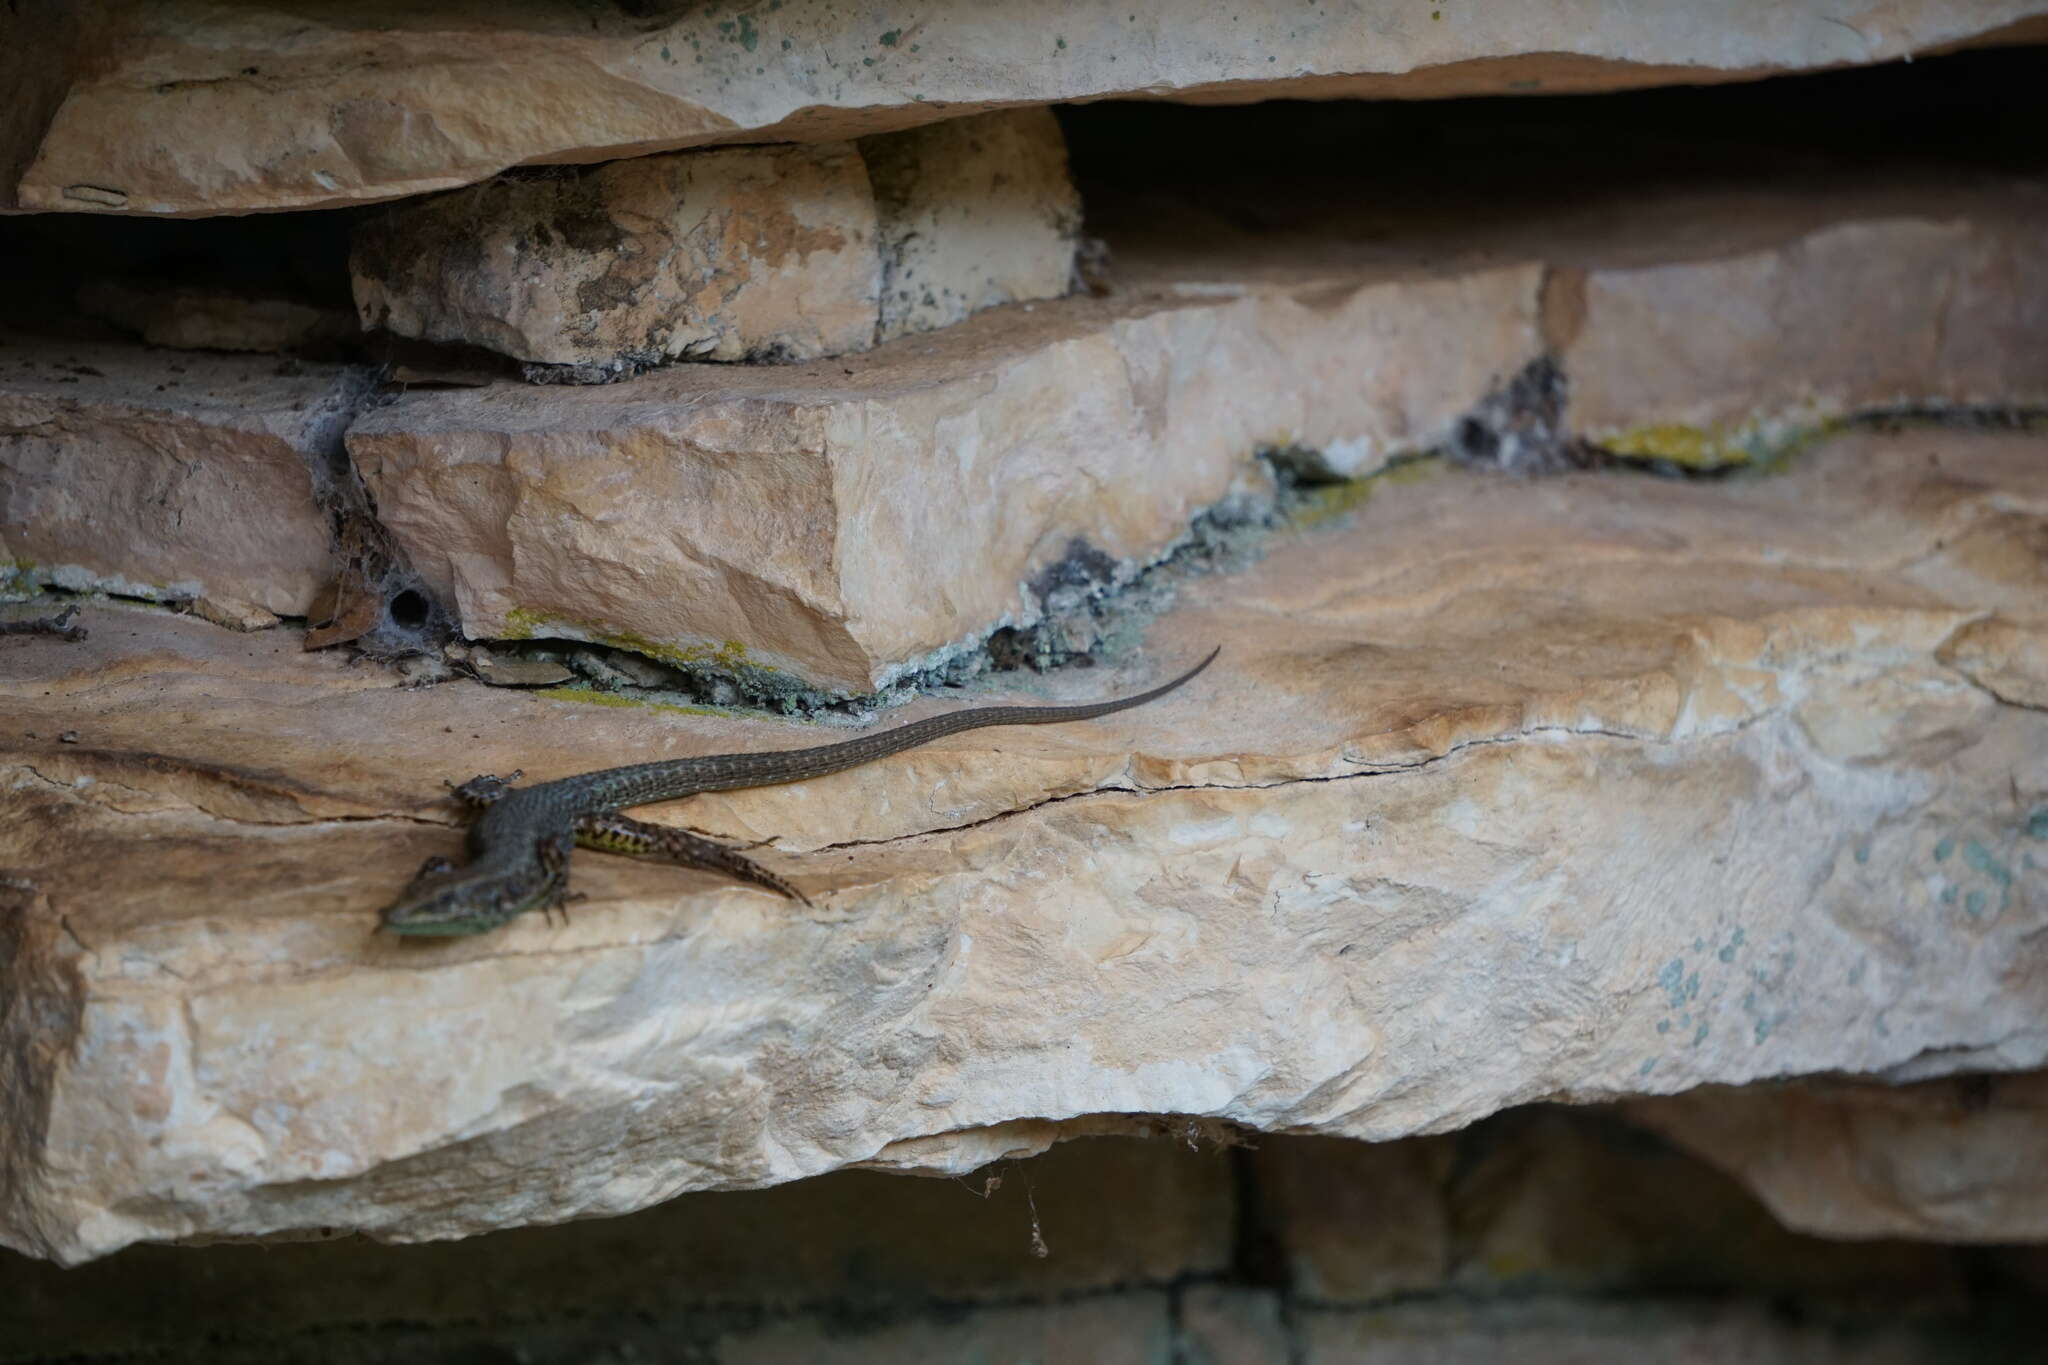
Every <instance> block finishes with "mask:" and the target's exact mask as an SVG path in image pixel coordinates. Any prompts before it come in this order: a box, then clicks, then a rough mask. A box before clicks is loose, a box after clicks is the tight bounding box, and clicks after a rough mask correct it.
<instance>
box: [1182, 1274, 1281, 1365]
mask: <svg viewBox="0 0 2048 1365" xmlns="http://www.w3.org/2000/svg"><path fill="white" fill-rule="evenodd" d="M1176 1345H1177V1347H1178V1348H1179V1351H1180V1354H1178V1355H1176V1356H1175V1357H1174V1359H1175V1360H1177V1361H1185V1362H1186V1365H1290V1362H1291V1361H1292V1360H1293V1358H1294V1357H1293V1355H1292V1354H1291V1353H1290V1350H1289V1334H1288V1331H1287V1324H1286V1323H1285V1322H1284V1321H1282V1319H1281V1306H1280V1296H1279V1294H1277V1293H1275V1292H1274V1291H1272V1290H1259V1289H1237V1288H1232V1287H1229V1286H1225V1285H1212V1284H1196V1285H1190V1286H1188V1287H1187V1288H1186V1289H1184V1290H1182V1291H1181V1296H1180V1335H1179V1339H1178V1341H1177V1342H1176Z"/></svg>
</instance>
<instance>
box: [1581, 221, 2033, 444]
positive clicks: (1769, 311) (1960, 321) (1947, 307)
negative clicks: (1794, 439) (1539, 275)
mask: <svg viewBox="0 0 2048 1365" xmlns="http://www.w3.org/2000/svg"><path fill="white" fill-rule="evenodd" d="M2022 202H2024V201H2022ZM2043 224H2044V218H2043V216H2042V215H2041V214H2039V213H2038V212H2036V213H2034V214H2031V215H2028V216H2025V217H2021V218H2018V219H2010V220H2005V221H1998V220H1983V219H1976V220H1972V219H1954V220H1949V221H1941V220H1931V219H1926V218H1918V217H1914V218H1887V219H1874V220H1866V221H1860V222H1848V223H1840V224H1835V225H1832V226H1828V227H1824V228H1821V229H1819V230H1817V231H1814V232H1811V233H1808V234H1806V235H1804V236H1801V237H1799V238H1797V239H1795V240H1793V241H1790V242H1785V243H1782V244H1774V245H1772V246H1768V247H1765V248H1762V249H1758V250H1750V251H1745V252H1742V253H1740V254H1736V255H1731V256H1725V257H1720V258H1717V259H1705V260H1688V261H1677V262H1670V263H1664V264H1656V265H1645V266H1641V267H1637V268H1626V267H1609V268H1605V269H1599V270H1593V271H1590V272H1585V273H1577V272H1574V273H1572V274H1570V275H1569V276H1568V277H1567V278H1564V279H1561V280H1559V281H1557V282H1555V283H1554V284H1553V296H1552V300H1551V312H1550V316H1551V317H1552V318H1553V319H1554V320H1555V323H1556V330H1558V331H1560V332H1564V333H1566V334H1567V335H1568V338H1569V339H1568V340H1566V342H1565V344H1564V345H1563V346H1562V348H1561V352H1562V355H1561V359H1562V363H1563V365H1564V367H1565V369H1566V370H1567V371H1568V373H1569V374H1570V375H1571V382H1572V409H1571V412H1572V421H1573V424H1574V426H1575V427H1576V428H1577V429H1578V431H1579V432H1580V433H1581V434H1582V435H1584V436H1586V437H1588V438H1590V439H1592V440H1594V441H1597V442H1599V443H1600V444H1601V445H1603V446H1606V447H1608V448H1609V449H1612V450H1615V451H1618V452H1621V453H1624V454H1633V455H1648V456H1656V457H1662V458H1670V459H1676V460H1679V461H1682V462H1686V463H1694V464H1719V463H1725V462H1728V461H1731V460H1741V459H1743V458H1746V457H1750V456H1753V455H1758V454H1762V453H1764V452H1767V451H1768V450H1769V449H1771V448H1772V446H1773V445H1774V444H1777V443H1781V442H1782V441H1783V440H1784V438H1785V437H1786V435H1787V434H1788V433H1789V432H1791V431H1793V430H1795V429H1799V428H1810V427H1812V426H1814V425H1816V424H1818V423H1821V422H1824V421H1827V420H1830V419H1833V418H1837V417H1840V416H1843V415H1845V414H1847V413H1852V412H1856V411H1861V410H1865V409H1871V408H1883V407H1922V406H1967V405H1970V404H1983V403H1989V404H1999V405H2011V406H2027V405H2040V404H2043V403H2048V290H2044V289H2043V288H2042V281H2043V280H2044V279H2048V236H2044V233H2043V231H2042V227H2043Z"/></svg>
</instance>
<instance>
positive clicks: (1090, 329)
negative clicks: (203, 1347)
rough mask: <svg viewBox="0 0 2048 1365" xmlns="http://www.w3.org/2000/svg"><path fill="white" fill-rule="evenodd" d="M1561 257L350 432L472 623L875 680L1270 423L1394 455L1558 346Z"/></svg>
mask: <svg viewBox="0 0 2048 1365" xmlns="http://www.w3.org/2000/svg"><path fill="white" fill-rule="evenodd" d="M1539 279H1540V272H1539V270H1538V269H1537V268H1536V267H1534V266H1517V267H1508V268H1499V269H1491V270H1478V271H1472V272H1468V273H1466V274H1463V275H1457V276H1452V277H1449V278H1432V277H1427V276H1414V275H1403V274H1398V273H1393V272H1389V271H1386V270H1384V269H1381V270H1377V271H1365V272H1359V271H1354V272H1351V273H1349V274H1348V275H1346V274H1339V275H1337V276H1335V277H1331V276H1328V275H1320V276H1317V277H1315V278H1312V279H1309V280H1295V281H1293V282H1290V283H1283V284H1259V283H1251V282H1245V281H1238V282H1236V283H1234V284H1227V285H1212V286H1211V287H1206V288H1203V289H1201V290H1191V291H1189V292H1188V293H1186V294H1181V293H1175V292H1171V291H1156V292H1154V291H1148V292H1143V293H1140V292H1136V291H1133V292H1131V293H1129V294H1127V295H1124V296H1121V297H1119V298H1115V299H1110V300H1096V299H1082V298H1072V299H1065V300H1061V301H1059V302H1057V303H1053V304H1039V305H1017V306H1014V307H1008V308H998V309H992V310H989V311H987V312H984V313H982V314H979V315H977V316H976V317H974V318H972V319H970V320H968V321H967V322H965V323H962V324H960V325H959V326H957V327H953V328H949V329H947V330H946V331H944V332H941V333H933V334H931V335H929V336H925V337H911V338H905V339H903V340H899V341H897V342H895V343H892V344H890V345H888V346H884V347H880V348H878V349H876V350H874V351H872V352H869V353H868V354H866V355H864V356H843V357H838V358H834V359H831V360H828V361H823V362H818V363H814V364H811V365H799V366H778V367H774V368H748V369H727V368H718V369H707V368H700V367H694V366H693V367H679V368H676V369H671V370H664V371H660V372H657V373H653V374H647V375H643V376H641V377H640V378H638V379H635V380H632V381H629V382H627V383H625V384H621V385H612V386H608V387H606V388H603V389H592V390H574V389H552V388H550V389H534V388H531V387H529V386H525V385H519V384H514V383H501V384H498V385H494V386H492V387H488V388H480V389H469V390H463V391H447V392H439V393H418V394H411V395H407V396H405V397H402V398H400V399H399V400H398V401H397V402H395V403H392V404H391V405H390V406H388V407H384V408H380V409H379V410H378V411H376V412H373V413H370V414H368V415H366V416H365V417H364V419H363V420H362V421H360V422H358V423H357V424H356V425H355V426H354V427H353V428H352V429H351V430H350V432H349V436H348V444H349V450H350V452H351V454H352V456H353V457H354V460H355V462H356V466H357V468H358V469H359V470H360V471H361V472H362V475H363V477H364V479H365V480H366V481H367V483H368V485H369V487H370V489H371V491H372V492H373V494H374V495H375V497H376V500H377V507H378V511H379V514H380V516H381V517H382V519H383V521H384V523H385V524H386V525H387V526H389V527H390V528H391V530H392V531H393V532H394V533H395V534H396V535H397V537H398V538H399V540H400V541H401V542H402V543H403V545H404V547H405V549H406V551H407V553H408V554H409V555H410V557H411V559H412V562H413V563H414V564H415V565H416V566H418V568H419V569H420V571H421V573H423V574H424V575H425V576H426V577H427V579H428V580H429V581H430V583H431V584H432V585H433V587H434V588H435V589H436V591H437V593H438V595H440V596H441V597H442V598H443V599H444V600H448V601H452V602H454V603H456V604H457V606H458V609H459V610H460V613H461V618H462V629H463V630H464V632H465V633H467V634H468V635H470V636H471V637H490V636H504V635H545V636H562V637H567V638H572V639H597V640H606V641H611V642H615V643H620V644H624V645H627V646H630V647H634V648H639V649H643V650H646V651H648V652H651V653H657V654H670V655H676V654H680V655H684V656H689V655H691V654H693V653H718V654H719V655H720V656H721V657H732V656H734V655H735V654H738V655H741V656H743V657H744V658H745V659H747V660H748V661H751V662H753V663H757V664H764V665H766V666H769V667H772V668H776V669H783V670H788V671H791V672H794V673H796V674H798V675H800V676H801V677H803V678H805V679H807V680H809V681H811V682H812V683H814V684H818V685H822V686H826V687H836V688H844V689H848V690H850V691H854V692H867V691H871V690H873V689H874V688H875V687H877V686H879V685H882V684H885V683H886V682H887V681H888V680H889V679H890V678H892V677H894V676H896V675H897V674H899V673H900V672H902V671H903V670H904V669H906V668H908V667H911V666H914V665H915V664H916V663H918V662H919V661H921V660H923V659H924V658H926V657H927V656H929V655H931V654H932V653H934V652H935V651H938V650H941V649H943V648H945V647H947V646H950V645H953V644H955V643H957V642H960V641H962V640H966V639H972V638H978V637H979V636H981V635H982V634H985V633H986V632H987V631H989V630H990V629H992V628H994V627H995V626H997V625H1000V624H1003V623H1005V622H1006V621H1018V620H1023V619H1028V618H1029V617H1030V616H1031V615H1032V614H1033V613H1034V612H1035V611H1036V606H1035V604H1034V602H1033V601H1032V599H1030V598H1029V597H1027V596H1026V594H1025V591H1024V584H1025V582H1026V580H1028V579H1029V578H1031V577H1032V576H1033V575H1035V574H1037V573H1039V572H1040V571H1041V570H1043V569H1045V568H1046V567H1047V566H1048V565H1051V564H1053V563H1055V562H1057V561H1059V560H1060V559H1061V558H1063V557H1064V556H1066V555H1067V554H1068V553H1069V552H1070V549H1071V547H1072V545H1073V543H1074V542H1075V540H1076V539H1081V540H1084V541H1085V542H1086V543H1087V544H1089V545H1090V546H1092V547H1094V548H1095V549H1096V550H1098V551H1099V552H1101V553H1102V554H1105V555H1107V556H1109V557H1111V558H1112V559H1115V560H1121V561H1125V562H1126V563H1132V562H1144V561H1147V560H1149V559H1151V558H1153V557H1155V556H1156V555H1158V554H1159V553H1160V552H1161V551H1162V550H1164V549H1165V548H1166V546H1167V545H1169V544H1170V543H1171V542H1172V541H1173V540H1174V539H1175V538H1176V537H1178V536H1180V535H1181V534H1183V532H1184V531H1185V529H1186V527H1187V524H1188V521H1189V518H1190V517H1192V516H1193V515H1194V514H1195V513H1196V512H1197V511H1199V510H1200V509H1202V508H1204V507H1206V506H1208V505H1210V504H1212V503H1214V502H1216V501H1217V500H1219V499H1220V498H1222V497H1223V496H1224V495H1225V494H1226V493H1227V492H1228V491H1230V489H1231V488H1232V486H1233V484H1234V483H1235V482H1236V481H1237V480H1239V479H1241V478H1243V477H1244V476H1245V474H1246V471H1247V469H1248V467H1249V466H1250V465H1251V463H1252V459H1251V457H1252V455H1253V453H1254V452H1255V451H1256V450H1258V449H1259V448H1260V447H1262V446H1288V445H1297V444H1302V445H1313V446H1318V447H1328V448H1333V449H1341V450H1344V451H1347V452H1349V456H1350V459H1351V462H1352V463H1353V465H1354V466H1356V467H1358V468H1361V469H1370V468H1372V467H1375V465H1376V464H1377V463H1379V462H1383V461H1384V460H1385V459H1386V457H1387V456H1388V455H1389V454H1391V453H1393V452H1395V451H1399V450H1401V449H1404V448H1409V449H1412V448H1418V447H1426V446H1428V445H1429V444H1431V443H1432V442H1433V441H1435V440H1437V439H1440V438H1441V437H1442V436H1443V435H1444V434H1445V433H1447V432H1448V431H1449V429H1450V428H1451V426H1452V425H1453V424H1454V423H1455V422H1456V421H1457V420H1458V418H1459V416H1460V415H1461V414H1462V413H1463V412H1464V411H1465V409H1466V408H1467V407H1469V406H1470V405H1471V404H1472V402H1473V401H1474V400H1476V399H1477V398H1478V397H1479V396H1480V395H1481V394H1483V393H1485V392H1486V391H1487V389H1488V388H1489V387H1490V386H1491V385H1493V384H1495V383H1497V382H1499V380H1500V379H1501V378H1502V377H1503V376H1506V375H1509V374H1512V373H1514V372H1515V371H1516V370H1518V369H1520V368H1521V366H1522V365H1523V364H1524V363H1526V362H1527V361H1528V359H1529V358H1531V357H1532V356H1533V355H1535V354H1536V353H1537V352H1538V350H1539V349H1540V344H1541V343H1540V340H1539V338H1538V334H1537V323H1536V297H1537V292H1538V290H1537V285H1538V281H1539Z"/></svg>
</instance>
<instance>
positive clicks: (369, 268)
mask: <svg viewBox="0 0 2048 1365" xmlns="http://www.w3.org/2000/svg"><path fill="white" fill-rule="evenodd" d="M349 270H350V274H351V276H352V278H353V280H354V284H355V295H356V307H357V310H358V311H359V312H360V314H361V316H362V322H363V326H364V327H366V328H371V329H377V328H381V329H384V330H386V331H390V332H394V333H396V334H397V335H399V336H405V337H418V338H424V339H426V340H428V341H438V342H461V343H467V344H472V345H477V346H484V347H488V348H489V349H491V350H494V351H499V352H502V353H503V354H505V355H509V356H513V357H516V358H517V359H520V360H526V361H532V362H536V363H539V364H544V365H577V366H587V367H590V368H591V370H592V371H593V372H594V375H593V377H595V376H601V375H617V374H620V373H631V372H632V371H633V370H634V369H635V368H642V367H645V366H647V365H651V364H654V363H657V362H659V361H663V360H675V359H691V360H745V359H757V360H758V359H773V360H792V359H805V358H808V357H811V356H819V355H830V354H836V353H838V352H840V351H857V350H865V349H866V348H867V347H868V346H870V345H872V344H873V342H874V334H875V321H876V292H877V284H878V274H879V264H878V260H877V257H876V254H875V211H874V199H873V193H872V191H871V190H870V189H869V186H868V179H867V169H866V167H865V166H864V165H863V164H862V162H861V158H860V153H859V152H858V151H857V150H855V148H854V147H853V146H852V145H851V144H849V143H821V144H819V145H817V146H783V147H745V148H733V149H729V150H721V151H710V152H698V153H693V154H690V155H678V156H648V157H635V158H633V159H631V160H626V161H618V162H614V163H612V164H610V165H608V166H601V167H598V168H597V169H595V170H591V171H567V170H564V171H554V172H548V173H544V174H536V175H525V176H515V177H506V178H504V179H500V180H495V181H492V182H491V183H489V184H485V185H479V186H477V187H475V188H474V189H467V190H461V191H458V192H456V193H453V194H447V195H442V196H440V197H438V198H433V199H427V200H423V201H421V202H419V203H411V204H404V205H400V206H398V207H395V208H392V209H389V210H386V211H385V212H384V213H382V214H380V215H378V216H376V217H373V218H371V219H369V220H367V221H366V222H364V223H363V224H362V225H361V226H360V227H358V228H357V230H356V234H355V242H354V247H353V250H352V251H351V253H350V258H349Z"/></svg>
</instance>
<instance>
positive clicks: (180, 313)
mask: <svg viewBox="0 0 2048 1365" xmlns="http://www.w3.org/2000/svg"><path fill="white" fill-rule="evenodd" d="M78 306H79V309H80V311H82V312H85V313H87V314H90V315H91V316H93V317H96V318H100V319H103V320H104V321H107V322H111V323H113V324H114V325H115V326H116V327H119V328H121V329H123V330H124V331H129V332H133V333H135V334H136V335H137V336H139V337H141V338H142V339H143V340H144V341H146V342H148V343H149V344H150V345H152V346H169V347H174V348H176V349H178V350H186V351H261V352H266V353H276V352H288V351H296V350H301V349H304V348H307V347H319V346H328V347H332V346H334V345H336V344H339V343H348V342H354V341H356V340H358V339H359V333H358V332H357V330H356V320H355V316H354V315H353V314H352V313H350V312H349V310H348V309H346V308H328V307H323V306H321V305H319V304H315V303H308V302H305V301H302V300H299V299H291V298H284V297H281V296H276V295H271V296H262V295H252V294H248V293H237V292H233V291H230V290H226V289H219V288H208V287H206V286H203V285H201V286H178V285H164V284H159V283H156V282H153V281H144V280H135V279H101V280H93V281H91V282H89V283H87V284H86V285H85V286H84V287H83V288H81V289H80V290H79V291H78Z"/></svg>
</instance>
